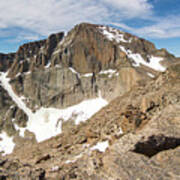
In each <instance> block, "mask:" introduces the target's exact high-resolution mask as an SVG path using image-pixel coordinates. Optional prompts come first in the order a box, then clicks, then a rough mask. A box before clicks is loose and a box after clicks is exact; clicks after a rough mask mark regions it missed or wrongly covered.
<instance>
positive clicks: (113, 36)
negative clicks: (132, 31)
mask: <svg viewBox="0 0 180 180" xmlns="http://www.w3.org/2000/svg"><path fill="white" fill-rule="evenodd" d="M99 29H100V32H101V33H102V34H103V35H104V36H106V37H107V39H109V40H110V41H113V40H115V41H116V42H117V43H120V42H124V43H131V39H129V40H125V39H124V33H123V32H121V31H120V30H117V29H114V28H111V27H106V26H100V27H99Z"/></svg>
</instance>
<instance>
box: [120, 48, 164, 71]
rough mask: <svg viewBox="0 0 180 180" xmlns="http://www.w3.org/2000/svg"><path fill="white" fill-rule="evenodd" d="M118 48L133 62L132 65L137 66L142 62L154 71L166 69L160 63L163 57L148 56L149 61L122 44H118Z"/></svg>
mask: <svg viewBox="0 0 180 180" xmlns="http://www.w3.org/2000/svg"><path fill="white" fill-rule="evenodd" d="M119 48H120V49H121V50H122V51H123V52H125V53H126V55H127V56H128V57H129V58H130V59H132V60H133V61H134V62H133V66H134V67H138V66H140V65H141V64H142V65H145V66H147V67H150V68H151V69H154V70H155V71H160V72H164V71H165V70H166V68H165V67H164V66H162V65H161V63H160V62H161V61H163V58H161V57H154V56H151V57H149V62H146V61H145V60H144V59H143V57H142V56H141V55H140V54H134V53H132V52H131V50H126V49H125V48H124V47H123V46H119Z"/></svg>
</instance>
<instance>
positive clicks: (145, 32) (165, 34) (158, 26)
mask: <svg viewBox="0 0 180 180" xmlns="http://www.w3.org/2000/svg"><path fill="white" fill-rule="evenodd" d="M154 18H155V17H154ZM112 24H113V25H115V26H117V27H120V28H123V29H125V30H128V31H129V32H132V33H134V34H137V35H140V36H143V37H149V38H159V39H161V38H174V37H180V15H178V16H168V17H165V18H159V17H157V18H155V21H154V23H153V24H152V25H149V26H144V27H141V28H134V27H130V26H127V25H126V24H123V23H112Z"/></svg>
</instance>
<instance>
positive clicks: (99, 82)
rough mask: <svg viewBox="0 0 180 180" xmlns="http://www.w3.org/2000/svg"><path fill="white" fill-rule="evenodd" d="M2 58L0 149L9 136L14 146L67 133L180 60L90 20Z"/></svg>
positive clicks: (148, 43) (3, 147) (24, 46)
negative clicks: (62, 132) (0, 140)
mask: <svg viewBox="0 0 180 180" xmlns="http://www.w3.org/2000/svg"><path fill="white" fill-rule="evenodd" d="M0 57H1V59H0V68H1V69H0V71H1V73H0V90H1V92H2V93H1V94H0V98H1V102H0V103H1V104H0V105H1V107H2V108H1V114H0V131H1V134H0V137H2V139H3V137H5V138H4V141H3V140H2V144H0V148H1V151H3V150H4V151H6V149H8V148H9V146H6V145H5V144H6V143H4V142H5V139H8V141H9V142H10V143H11V149H12V147H13V145H14V146H15V145H16V147H15V149H16V148H17V147H20V146H22V144H24V143H25V144H26V145H27V144H30V145H32V144H36V143H37V141H38V142H40V141H43V140H46V139H48V138H50V137H52V136H55V135H57V134H58V133H60V132H61V131H64V130H63V129H66V130H67V132H69V128H70V129H71V127H73V126H74V125H77V124H79V123H80V122H81V121H85V120H87V119H88V118H90V117H91V116H92V115H93V114H94V113H96V112H97V111H99V110H100V109H101V108H102V107H104V106H105V105H107V103H110V102H111V101H112V100H114V99H116V98H117V97H119V96H123V95H125V94H126V93H127V92H129V91H130V90H132V89H133V88H134V87H135V86H139V85H141V86H142V85H145V84H146V83H148V81H151V80H153V79H156V78H157V77H159V75H160V74H161V73H162V72H164V71H165V70H166V68H168V67H169V66H172V65H173V64H174V63H176V62H178V59H176V58H175V57H174V56H173V55H171V54H169V53H168V52H167V51H166V50H164V49H161V50H157V49H156V48H155V46H154V45H153V44H152V43H150V42H148V41H146V40H144V39H141V38H138V37H136V36H133V35H131V34H128V33H125V32H122V31H120V30H116V29H113V28H110V27H106V26H101V25H92V24H87V23H82V24H80V25H77V26H75V27H74V28H73V29H72V30H71V31H70V32H68V33H67V34H66V35H64V33H63V32H61V33H58V34H53V35H50V36H49V37H48V38H47V39H46V40H41V41H37V42H32V43H28V44H24V45H23V46H21V47H20V48H19V50H18V51H17V52H16V53H14V54H7V55H5V54H2V55H1V56H0ZM100 94H101V95H100ZM86 107H88V111H87V110H86ZM112 112H113V113H115V112H114V111H112ZM110 114H111V113H110ZM115 114H116V113H115ZM68 120H69V121H68ZM40 127H41V128H40ZM95 127H96V125H95ZM39 129H41V130H39ZM94 129H95V128H94ZM46 132H48V133H46ZM93 133H95V132H93ZM7 135H8V136H10V137H8V136H7ZM7 152H8V153H9V152H10V151H7Z"/></svg>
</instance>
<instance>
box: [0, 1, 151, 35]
mask: <svg viewBox="0 0 180 180" xmlns="http://www.w3.org/2000/svg"><path fill="white" fill-rule="evenodd" d="M151 9H152V7H151V5H150V4H148V2H147V0H126V1H124V0H119V1H118V0H111V1H110V0H96V1H92V0H83V1H74V0H13V1H12V0H5V1H1V2H0V28H1V29H2V28H11V27H20V28H22V29H26V30H28V31H31V32H34V33H39V34H40V35H45V36H46V35H48V34H50V33H53V32H57V31H61V30H69V29H70V28H72V26H74V25H75V24H78V23H80V22H93V23H108V22H110V19H111V18H112V16H113V17H116V18H117V19H118V20H120V19H119V18H122V17H123V18H124V17H126V18H133V17H141V14H142V13H143V14H144V15H148V14H149V13H150V12H151ZM117 10H118V11H117Z"/></svg>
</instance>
